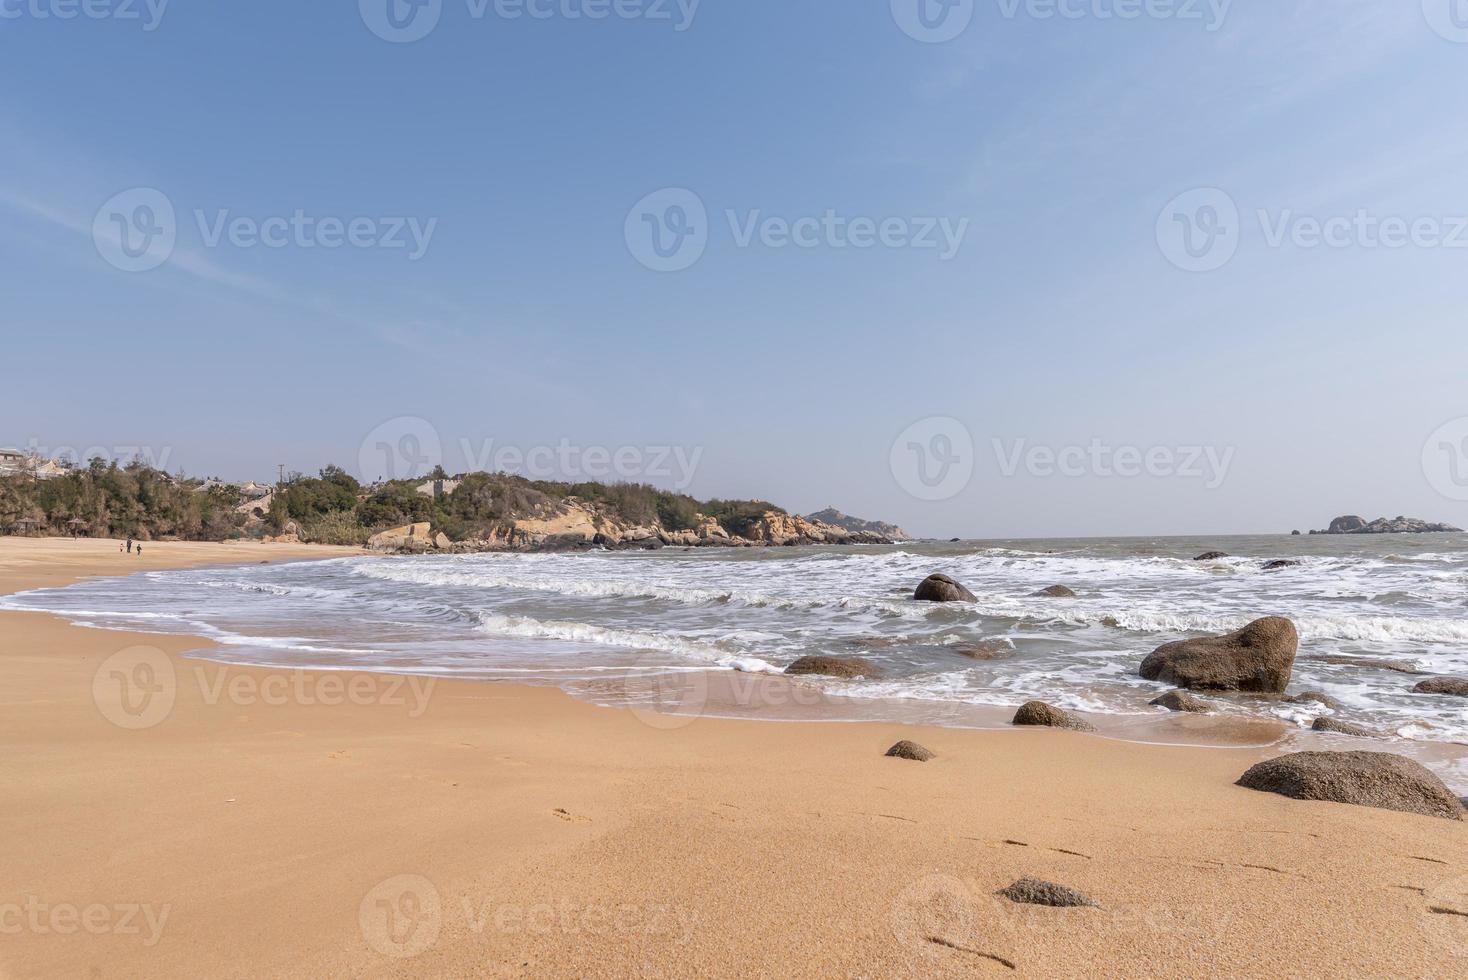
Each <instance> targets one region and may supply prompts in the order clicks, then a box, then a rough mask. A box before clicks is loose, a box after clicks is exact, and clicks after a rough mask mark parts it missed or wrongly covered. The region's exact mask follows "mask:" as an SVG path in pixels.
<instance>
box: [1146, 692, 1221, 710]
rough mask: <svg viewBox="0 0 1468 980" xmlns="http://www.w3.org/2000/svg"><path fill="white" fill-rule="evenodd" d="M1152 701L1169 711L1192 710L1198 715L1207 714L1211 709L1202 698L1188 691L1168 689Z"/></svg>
mask: <svg viewBox="0 0 1468 980" xmlns="http://www.w3.org/2000/svg"><path fill="white" fill-rule="evenodd" d="M1151 703H1152V704H1154V705H1156V706H1158V707H1159V708H1166V709H1167V710H1168V711H1191V712H1192V713H1193V714H1197V715H1206V714H1208V712H1209V710H1210V709H1209V707H1208V705H1207V704H1206V703H1205V702H1204V701H1203V700H1202V699H1201V698H1195V697H1193V696H1192V695H1191V694H1189V693H1188V692H1187V691H1168V692H1167V693H1166V694H1164V695H1162V697H1160V698H1156V699H1155V700H1153V701H1152V702H1151Z"/></svg>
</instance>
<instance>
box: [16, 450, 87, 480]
mask: <svg viewBox="0 0 1468 980" xmlns="http://www.w3.org/2000/svg"><path fill="white" fill-rule="evenodd" d="M70 472H71V464H70V463H68V462H67V461H66V460H64V459H44V458H42V457H41V456H39V455H37V454H36V453H27V452H23V451H21V450H19V449H0V476H29V477H33V478H35V479H37V480H50V479H53V478H55V477H58V476H65V475H66V474H68V473H70Z"/></svg>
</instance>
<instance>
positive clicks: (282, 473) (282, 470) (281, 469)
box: [275, 463, 285, 487]
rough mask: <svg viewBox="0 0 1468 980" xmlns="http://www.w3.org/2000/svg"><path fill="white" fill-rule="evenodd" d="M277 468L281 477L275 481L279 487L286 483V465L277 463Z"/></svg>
mask: <svg viewBox="0 0 1468 980" xmlns="http://www.w3.org/2000/svg"><path fill="white" fill-rule="evenodd" d="M275 467H276V469H277V470H279V476H278V478H277V479H276V481H275V485H276V486H277V487H278V486H280V485H281V484H283V483H285V464H284V463H276V464H275Z"/></svg>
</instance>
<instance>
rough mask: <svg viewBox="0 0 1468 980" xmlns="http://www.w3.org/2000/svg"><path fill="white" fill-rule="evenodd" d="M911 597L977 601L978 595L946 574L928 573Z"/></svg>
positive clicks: (921, 599) (944, 600)
mask: <svg viewBox="0 0 1468 980" xmlns="http://www.w3.org/2000/svg"><path fill="white" fill-rule="evenodd" d="M912 597H913V598H914V599H916V600H918V601H919V602H977V601H978V597H977V596H975V595H974V594H973V593H972V592H970V591H969V590H968V589H965V588H964V587H963V586H962V585H959V584H958V583H957V582H955V581H954V580H953V579H951V578H949V577H948V576H947V575H929V576H928V577H927V578H925V579H923V581H922V584H921V585H919V586H918V587H917V591H916V592H914V593H913V594H912Z"/></svg>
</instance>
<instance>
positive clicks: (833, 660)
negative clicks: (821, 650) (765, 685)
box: [785, 656, 882, 678]
mask: <svg viewBox="0 0 1468 980" xmlns="http://www.w3.org/2000/svg"><path fill="white" fill-rule="evenodd" d="M785 673H787V674H796V675H810V674H817V675H820V676H823V677H842V678H850V677H866V678H876V677H881V676H882V671H881V670H880V669H879V668H878V667H877V666H876V664H873V663H872V662H871V661H869V660H863V659H861V658H860V657H821V656H812V657H801V658H800V659H799V660H797V661H795V663H793V664H791V665H790V666H789V667H786V668H785Z"/></svg>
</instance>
